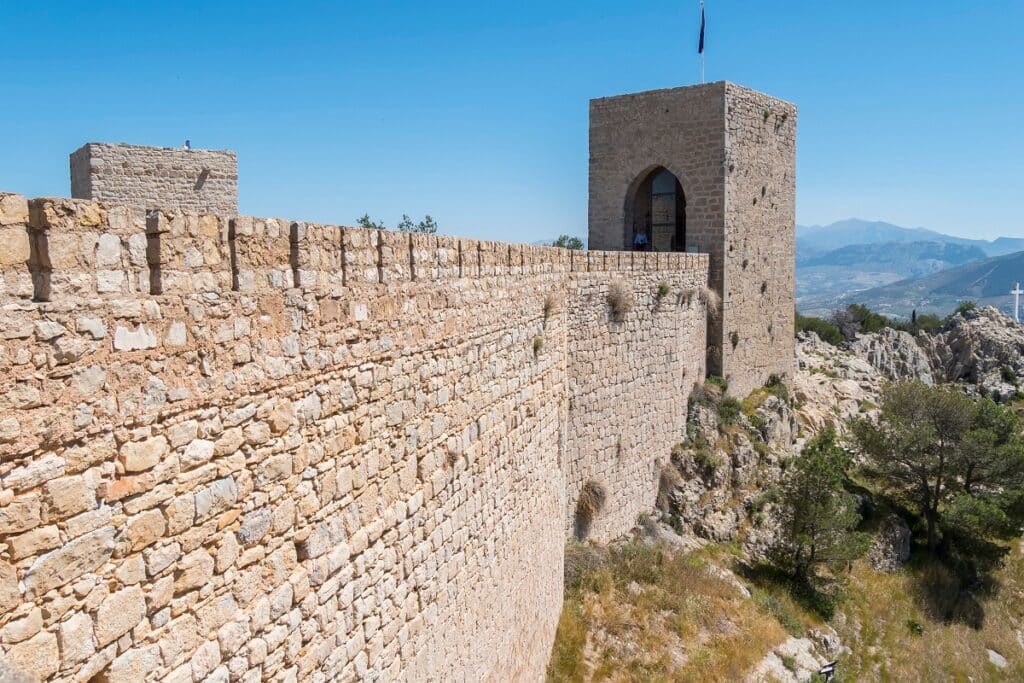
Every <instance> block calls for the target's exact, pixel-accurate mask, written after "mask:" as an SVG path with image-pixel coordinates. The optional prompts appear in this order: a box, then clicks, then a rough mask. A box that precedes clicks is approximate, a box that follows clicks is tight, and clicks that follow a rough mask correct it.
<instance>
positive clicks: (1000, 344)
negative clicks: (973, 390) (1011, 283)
mask: <svg viewBox="0 0 1024 683" xmlns="http://www.w3.org/2000/svg"><path fill="white" fill-rule="evenodd" d="M918 343H919V344H920V345H921V347H922V348H923V349H924V351H925V352H926V353H927V355H928V357H929V359H930V361H931V364H932V367H933V369H934V374H935V375H936V380H938V381H942V382H965V383H967V384H972V385H974V386H975V387H977V389H978V391H979V392H980V393H981V394H983V395H985V396H990V397H991V398H993V399H995V400H997V401H1005V400H1007V399H1009V398H1011V397H1013V396H1014V395H1015V394H1016V393H1017V392H1019V391H1020V390H1021V378H1024V325H1021V324H1020V323H1016V322H1014V321H1013V320H1011V319H1010V318H1008V317H1007V316H1005V315H1003V314H1002V313H1000V312H999V311H998V310H996V309H995V308H993V307H991V306H986V307H984V308H978V309H974V310H972V311H967V312H965V313H958V314H956V315H955V316H953V317H952V318H951V319H950V321H949V322H948V323H946V325H945V326H944V327H943V328H942V329H941V330H940V331H939V332H938V333H937V334H935V335H931V336H929V335H925V334H921V335H919V336H918Z"/></svg>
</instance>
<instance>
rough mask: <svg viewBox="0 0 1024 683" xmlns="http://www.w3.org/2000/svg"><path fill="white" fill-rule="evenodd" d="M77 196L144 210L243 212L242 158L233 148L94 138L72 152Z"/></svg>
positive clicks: (72, 186)
mask: <svg viewBox="0 0 1024 683" xmlns="http://www.w3.org/2000/svg"><path fill="white" fill-rule="evenodd" d="M71 196H72V197H75V198H77V199H93V200H97V201H102V202H111V203H116V204H123V205H125V206H135V207H139V208H142V209H166V210H177V211H190V212H199V213H224V214H233V213H238V161H237V159H236V157H235V153H234V152H231V151H228V150H206V149H192V150H186V149H175V148H170V147H143V146H139V145H125V144H107V143H98V142H90V143H87V144H85V145H83V146H82V147H80V148H79V149H78V150H76V151H75V152H73V153H72V154H71Z"/></svg>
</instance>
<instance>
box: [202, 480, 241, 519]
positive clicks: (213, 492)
mask: <svg viewBox="0 0 1024 683" xmlns="http://www.w3.org/2000/svg"><path fill="white" fill-rule="evenodd" d="M237 498H238V485H237V484H236V483H235V480H234V479H233V478H231V477H226V478H224V479H218V480H217V481H215V482H213V483H212V484H210V485H209V486H206V487H204V488H202V489H200V490H199V491H198V492H197V493H196V497H195V511H196V518H197V519H199V520H203V519H207V518H209V517H211V516H213V515H215V514H218V513H220V512H223V511H224V510H227V509H228V508H229V507H231V506H232V505H234V503H235V500H236V499H237Z"/></svg>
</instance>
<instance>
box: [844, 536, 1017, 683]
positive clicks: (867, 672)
mask: <svg viewBox="0 0 1024 683" xmlns="http://www.w3.org/2000/svg"><path fill="white" fill-rule="evenodd" d="M995 578H996V581H997V583H998V584H999V588H998V590H997V592H996V593H994V594H991V595H980V596H978V600H977V603H975V604H974V605H965V604H964V603H963V601H962V599H961V600H958V601H957V604H954V602H953V601H954V600H955V599H956V598H957V597H958V591H957V590H956V588H955V587H954V586H955V584H956V581H955V579H954V577H952V576H951V575H950V574H949V572H948V570H946V569H944V568H942V567H941V566H937V565H935V564H931V563H922V564H917V563H915V564H914V565H912V566H910V567H908V568H906V569H904V570H903V571H901V572H898V573H895V574H879V573H877V572H874V571H872V570H871V569H870V567H868V566H867V565H866V564H864V563H863V562H857V563H855V565H854V570H853V572H852V574H851V577H850V584H849V586H848V588H847V592H848V596H847V599H846V601H845V602H844V603H843V605H842V607H841V610H840V612H841V614H840V616H839V617H838V618H837V619H834V620H833V621H835V622H836V623H835V627H836V630H837V631H838V632H839V634H840V637H842V639H843V642H844V644H846V645H848V646H849V647H850V648H851V649H852V650H853V652H852V654H850V655H848V656H847V657H845V658H844V659H843V668H844V671H845V672H846V679H847V680H892V681H967V680H973V681H1010V680H1017V681H1020V680H1024V647H1022V645H1021V643H1020V642H1019V640H1018V638H1020V636H1018V634H1019V633H1022V631H1021V629H1022V628H1024V557H1022V555H1021V551H1020V549H1019V548H1015V549H1014V550H1013V551H1012V552H1011V553H1010V556H1009V558H1008V560H1007V562H1006V565H1005V566H1004V567H1003V568H1002V569H1000V570H999V571H997V572H996V576H995ZM929 585H930V586H932V587H937V586H945V588H946V590H945V591H943V592H942V596H944V598H943V600H942V601H943V602H944V603H945V604H939V605H936V604H935V603H936V599H935V597H934V595H935V593H934V591H929V590H927V587H928V586H929ZM950 587H954V588H953V590H949V589H950ZM944 613H948V614H949V616H950V617H951V618H944V617H943V614H944ZM979 615H980V616H982V619H981V626H980V628H975V627H974V626H973V625H972V624H971V622H975V623H976V622H977V617H978V616H979ZM965 617H967V618H965ZM988 649H992V650H995V651H996V652H998V653H999V654H1001V655H1003V656H1004V657H1005V658H1006V659H1007V660H1008V662H1009V666H1008V667H1007V668H1006V669H1003V670H1000V669H997V668H996V667H995V666H993V665H992V664H990V663H989V661H988V654H987V652H986V650H988Z"/></svg>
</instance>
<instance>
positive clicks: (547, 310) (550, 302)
mask: <svg viewBox="0 0 1024 683" xmlns="http://www.w3.org/2000/svg"><path fill="white" fill-rule="evenodd" d="M558 303H559V299H558V295H557V294H555V293H554V292H549V293H548V295H547V296H546V297H544V321H545V322H547V319H548V318H550V317H551V314H552V313H554V312H555V311H557V310H558Z"/></svg>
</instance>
